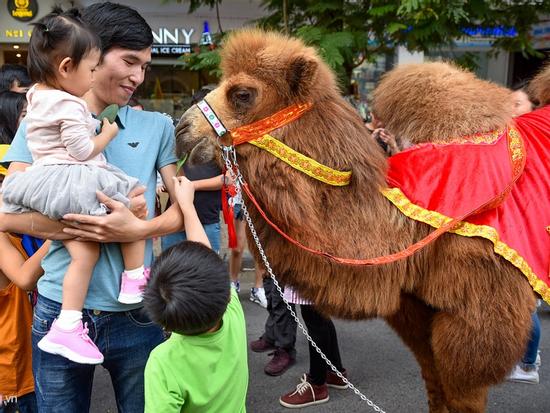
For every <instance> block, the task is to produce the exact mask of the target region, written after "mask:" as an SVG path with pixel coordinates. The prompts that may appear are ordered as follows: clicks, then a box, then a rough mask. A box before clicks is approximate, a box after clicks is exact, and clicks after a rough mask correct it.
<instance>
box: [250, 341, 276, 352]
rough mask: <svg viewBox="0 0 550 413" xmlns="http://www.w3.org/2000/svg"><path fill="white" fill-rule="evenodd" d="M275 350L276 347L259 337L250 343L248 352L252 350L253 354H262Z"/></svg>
mask: <svg viewBox="0 0 550 413" xmlns="http://www.w3.org/2000/svg"><path fill="white" fill-rule="evenodd" d="M276 349H277V347H275V346H274V345H273V344H271V343H270V342H269V341H267V340H265V339H264V338H263V337H260V338H259V339H258V340H255V341H252V342H251V343H250V350H252V351H253V352H254V353H264V352H266V351H270V350H276Z"/></svg>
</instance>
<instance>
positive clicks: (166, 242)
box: [160, 222, 221, 254]
mask: <svg viewBox="0 0 550 413" xmlns="http://www.w3.org/2000/svg"><path fill="white" fill-rule="evenodd" d="M202 227H203V228H204V232H206V236H207V237H208V241H210V246H211V247H212V249H213V250H214V251H216V252H217V253H218V254H219V253H220V248H221V239H220V233H221V231H220V223H219V222H216V223H215V224H206V225H203V226H202ZM185 240H187V236H186V235H185V232H175V233H174V234H169V235H166V236H164V237H162V238H161V240H160V242H161V246H162V250H163V251H165V250H166V249H168V248H170V247H171V246H172V245H176V244H177V243H178V242H182V241H185Z"/></svg>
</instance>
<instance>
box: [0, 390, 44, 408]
mask: <svg viewBox="0 0 550 413" xmlns="http://www.w3.org/2000/svg"><path fill="white" fill-rule="evenodd" d="M0 413H38V407H37V406H36V396H35V394H34V392H32V393H27V394H25V395H23V396H19V397H18V398H17V400H13V401H8V400H4V401H3V402H2V403H0Z"/></svg>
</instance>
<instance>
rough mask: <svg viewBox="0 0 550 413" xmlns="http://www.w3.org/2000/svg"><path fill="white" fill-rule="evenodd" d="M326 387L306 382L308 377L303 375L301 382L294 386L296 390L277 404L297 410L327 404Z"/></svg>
mask: <svg viewBox="0 0 550 413" xmlns="http://www.w3.org/2000/svg"><path fill="white" fill-rule="evenodd" d="M328 399H329V397H328V387H327V385H326V384H322V385H320V386H317V385H315V384H312V383H310V382H308V376H307V375H306V374H304V376H303V377H302V380H301V381H300V383H298V385H297V386H296V390H294V391H291V392H289V393H287V394H285V395H284V396H282V397H281V398H280V399H279V403H281V404H282V405H283V406H285V407H288V408H289V409H298V408H300V407H307V406H313V405H314V404H321V403H326V402H328Z"/></svg>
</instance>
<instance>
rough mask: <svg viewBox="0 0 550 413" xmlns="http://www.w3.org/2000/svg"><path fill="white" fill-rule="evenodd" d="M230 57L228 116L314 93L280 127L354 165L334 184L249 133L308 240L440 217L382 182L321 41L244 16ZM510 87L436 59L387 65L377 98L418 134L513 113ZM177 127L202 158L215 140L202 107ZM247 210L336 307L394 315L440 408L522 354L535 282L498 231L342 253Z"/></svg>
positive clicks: (247, 165)
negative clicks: (404, 207) (508, 255)
mask: <svg viewBox="0 0 550 413" xmlns="http://www.w3.org/2000/svg"><path fill="white" fill-rule="evenodd" d="M222 70H223V77H222V79H221V83H220V85H219V87H218V88H217V89H216V90H214V91H213V92H211V93H210V94H209V95H208V96H207V98H206V99H207V101H208V102H209V103H210V105H211V106H212V108H213V109H214V111H215V112H216V113H217V115H218V117H219V118H220V119H221V120H222V121H223V122H224V124H225V125H226V126H227V127H228V128H229V129H232V128H235V127H237V126H241V125H244V124H248V123H251V122H253V121H256V120H259V119H262V118H265V117H266V116H269V115H271V114H273V113H274V112H276V111H278V110H280V109H282V108H284V107H286V106H288V105H290V104H293V103H302V102H306V101H311V102H313V104H314V105H313V108H312V110H311V111H309V112H307V113H306V114H304V115H303V116H302V117H301V118H299V119H298V120H296V121H294V122H293V123H291V124H289V125H287V126H285V127H282V128H280V129H278V130H277V131H274V132H273V133H272V135H273V136H275V137H276V138H278V139H280V140H282V141H283V142H284V143H285V144H287V145H288V146H290V147H291V148H293V149H295V150H297V151H299V152H301V153H303V154H305V155H307V156H309V157H311V158H313V159H315V160H317V161H319V162H321V163H323V164H325V165H327V166H330V167H332V168H334V169H337V170H352V171H353V175H352V180H351V183H350V185H349V186H347V187H332V186H329V185H326V184H323V183H321V182H319V181H316V180H314V179H311V178H310V177H308V176H306V175H304V174H302V173H300V172H299V171H297V170H295V169H292V168H291V167H290V166H288V165H287V164H285V163H283V162H281V161H280V160H278V159H277V158H275V157H273V156H272V155H270V154H269V153H267V152H265V151H262V150H260V149H258V148H256V147H253V146H252V145H246V144H245V145H240V146H238V147H237V152H238V160H239V165H240V168H241V171H242V173H243V176H244V177H245V179H246V180H247V182H248V183H249V185H250V188H251V190H252V192H253V193H254V194H255V197H256V198H257V199H258V201H259V203H260V204H261V206H262V208H264V210H265V211H266V212H267V214H268V216H269V217H271V219H273V220H274V221H275V222H276V223H277V224H278V225H279V226H280V227H281V228H282V229H283V231H285V232H287V233H288V234H289V235H290V236H292V237H294V238H295V239H297V240H299V241H301V242H302V243H303V244H305V245H307V246H309V247H311V248H315V249H319V250H323V251H328V252H330V253H332V254H334V255H336V256H340V257H353V258H370V257H377V256H381V255H387V254H390V253H394V252H397V251H400V250H403V249H404V248H406V247H407V246H409V245H411V244H413V243H414V242H416V241H418V240H420V239H422V238H423V237H424V236H426V235H427V234H428V233H429V232H430V231H432V229H431V228H429V227H428V226H427V225H425V224H422V223H418V222H415V221H413V220H410V219H408V218H406V217H405V216H404V215H402V213H401V212H400V211H399V210H397V208H395V207H394V206H393V205H391V204H390V202H389V201H388V200H386V199H385V198H384V197H383V196H382V195H381V194H380V192H379V188H381V187H383V186H384V185H385V171H386V160H385V157H384V155H383V153H382V150H381V149H380V148H379V147H378V145H377V144H376V143H375V142H374V140H372V139H371V137H370V135H369V133H368V131H367V129H366V128H365V126H364V124H363V122H362V120H361V119H360V117H359V116H358V115H357V114H356V112H355V111H354V109H353V108H352V107H351V106H349V105H348V104H347V103H346V102H345V101H344V100H343V99H342V98H341V96H340V94H339V91H338V87H337V84H336V80H335V77H334V74H333V73H332V72H331V70H330V69H329V68H328V67H327V65H326V64H325V63H324V62H323V61H322V59H321V58H320V57H319V55H318V54H317V52H316V51H315V50H314V49H313V48H311V47H306V46H305V45H304V44H303V43H302V42H301V41H300V40H297V39H294V38H289V37H285V36H283V35H281V34H276V33H266V32H263V31H258V30H243V31H239V32H237V33H235V34H233V35H231V36H230V37H229V40H228V41H227V42H226V44H225V45H224V48H223V51H222ZM453 77H457V79H458V80H457V82H458V83H456V85H457V86H454V85H455V83H453ZM402 78H405V79H406V80H405V81H402ZM470 82H471V83H470ZM455 87H458V88H459V89H460V90H458V91H457V90H455ZM409 89H410V90H409ZM427 90H429V91H430V94H431V96H426V95H427V94H426V93H425V92H426V91H427ZM446 90H447V91H448V93H446ZM493 93H494V96H497V98H496V99H492V98H491V96H493ZM507 96H508V92H507V91H506V90H505V89H502V88H500V87H498V86H496V85H492V84H489V83H487V82H484V81H481V80H478V79H476V78H475V77H474V76H473V75H470V74H468V73H466V72H463V71H460V70H458V69H456V68H454V67H451V66H449V65H446V64H440V63H437V64H432V65H419V66H411V67H408V68H403V69H401V68H398V69H396V70H395V72H393V73H390V74H388V75H387V76H386V78H385V80H384V81H383V82H382V84H381V85H380V88H379V90H377V92H376V94H375V97H376V98H377V101H376V102H375V108H376V111H377V115H378V116H379V117H380V119H381V120H382V121H383V122H385V123H386V124H387V126H388V127H389V128H391V130H392V131H394V132H396V133H399V134H402V135H406V136H408V137H409V138H413V139H415V140H418V141H420V140H422V139H426V140H428V139H432V138H434V137H437V138H438V139H441V138H443V137H444V136H448V135H453V136H458V135H464V134H468V133H471V132H475V131H484V130H485V129H492V128H495V127H498V126H502V125H504V124H505V123H506V122H507V121H508V120H509V119H510V109H509V108H508V106H507V104H506V103H505V101H506V97H507ZM496 100H499V101H500V102H496ZM424 105H428V107H427V108H425V107H424ZM510 105H511V103H510ZM448 111H451V112H450V113H449V112H448ZM469 116H472V117H471V118H468V117H469ZM438 120H440V121H439V123H438ZM452 120H455V122H454V124H453V125H452V126H449V125H447V126H446V123H447V122H448V121H452ZM411 124H412V125H413V126H410V125H411ZM176 135H177V150H178V152H179V154H182V153H189V154H190V155H189V156H190V159H191V161H192V160H193V159H195V160H197V159H198V160H202V159H204V158H205V156H204V153H209V154H210V153H212V152H213V148H216V145H217V143H216V137H215V135H214V133H213V130H212V129H211V127H210V126H209V124H208V123H207V122H206V120H205V119H204V118H203V116H202V114H201V113H200V111H199V110H198V109H197V108H191V109H190V110H189V111H188V112H187V113H186V114H185V116H184V117H183V118H182V120H181V121H180V124H179V125H178V127H177V131H176ZM247 205H249V206H250V205H251V204H250V203H247ZM249 211H250V216H251V218H252V221H253V223H254V226H255V227H256V230H257V232H258V235H259V237H260V239H261V241H262V244H263V246H264V249H265V251H266V254H267V256H268V257H269V260H270V263H271V265H272V267H273V269H274V272H275V274H276V275H277V276H278V278H279V280H280V281H281V282H282V283H284V284H289V285H292V286H294V287H295V288H296V289H297V290H298V291H299V292H300V294H301V295H302V296H304V297H305V298H307V299H310V300H312V301H313V302H314V303H315V305H316V307H317V308H318V309H319V310H320V311H322V312H323V313H324V314H326V315H328V316H333V317H339V318H345V319H351V320H361V319H366V318H371V317H383V318H385V320H386V321H387V322H388V323H389V324H390V325H391V326H392V327H393V328H394V329H395V331H396V332H397V333H398V334H399V335H400V337H401V338H402V339H403V341H404V342H405V343H406V344H407V345H408V346H409V347H410V348H411V350H412V351H413V353H414V355H415V357H416V359H417V361H418V362H419V364H420V367H421V370H422V376H423V378H424V380H425V382H426V389H427V393H428V404H429V408H430V412H432V413H436V412H483V411H484V410H485V406H486V400H487V391H488V388H489V386H492V385H494V384H497V383H499V382H501V381H502V380H503V379H504V377H505V375H506V374H507V372H509V371H510V370H511V368H512V367H513V366H514V364H515V363H516V362H517V361H518V360H519V359H520V358H521V356H522V355H523V352H524V350H525V346H526V343H527V339H528V335H529V331H530V328H531V313H532V311H533V310H534V297H533V293H532V291H531V288H530V286H529V284H528V282H527V281H526V280H525V279H524V277H523V276H522V275H521V273H519V271H518V270H517V269H515V268H514V267H513V266H512V265H511V264H509V263H508V262H507V261H505V260H504V259H502V258H501V257H499V256H497V255H495V254H494V253H493V251H492V248H491V245H490V243H489V242H487V241H485V240H483V239H478V238H464V237H460V236H457V235H454V234H445V235H444V236H442V237H441V238H440V239H438V240H437V241H436V242H435V243H432V244H430V245H429V246H428V247H426V248H425V249H423V250H422V251H420V252H419V253H417V254H415V255H413V256H412V257H410V258H408V259H405V260H401V261H397V262H395V263H392V264H386V265H382V266H359V267H357V266H345V265H339V264H335V263H334V262H331V261H329V260H327V259H325V258H321V257H318V256H313V255H311V254H309V253H306V252H304V251H302V250H300V249H298V248H297V247H295V246H293V245H292V244H290V243H288V242H286V241H285V240H284V239H283V238H282V237H281V236H279V235H278V234H277V233H276V232H274V230H272V229H271V228H270V227H269V226H268V225H267V224H266V223H265V221H264V220H263V219H262V218H261V216H260V215H259V213H258V212H257V211H256V210H255V208H253V207H252V206H250V208H249ZM250 245H254V244H253V243H251V244H250ZM373 351H376V349H373ZM394 373H395V374H396V375H397V374H399V372H397V371H396V372H394Z"/></svg>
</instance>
